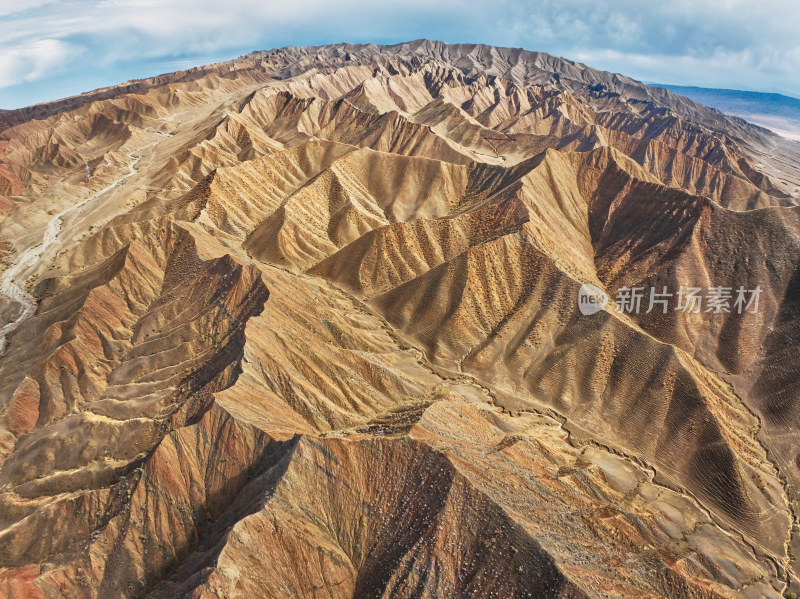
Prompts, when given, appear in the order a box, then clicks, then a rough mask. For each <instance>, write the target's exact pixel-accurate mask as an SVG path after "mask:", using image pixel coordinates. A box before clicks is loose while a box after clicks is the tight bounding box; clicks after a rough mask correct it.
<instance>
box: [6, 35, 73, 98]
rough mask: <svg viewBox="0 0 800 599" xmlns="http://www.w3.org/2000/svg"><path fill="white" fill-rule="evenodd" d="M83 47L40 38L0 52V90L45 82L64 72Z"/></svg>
mask: <svg viewBox="0 0 800 599" xmlns="http://www.w3.org/2000/svg"><path fill="white" fill-rule="evenodd" d="M82 52H83V48H81V47H80V46H76V45H73V44H68V43H66V42H63V41H61V40H56V39H39V40H31V41H29V42H27V43H22V44H20V45H18V46H14V47H11V48H7V49H5V50H4V51H3V52H2V53H0V87H9V86H12V85H16V84H18V83H22V82H31V81H36V80H38V79H44V78H45V77H48V76H50V75H53V74H54V73H56V72H58V71H60V70H62V69H63V68H64V67H65V66H66V65H67V63H68V62H69V61H70V60H72V59H73V58H75V57H77V56H79V55H80V54H81V53H82Z"/></svg>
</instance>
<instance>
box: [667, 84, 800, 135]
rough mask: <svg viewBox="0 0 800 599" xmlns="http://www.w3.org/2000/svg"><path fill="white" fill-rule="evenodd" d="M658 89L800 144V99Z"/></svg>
mask: <svg viewBox="0 0 800 599" xmlns="http://www.w3.org/2000/svg"><path fill="white" fill-rule="evenodd" d="M655 85H659V86H660V87H664V88H666V89H668V90H670V91H671V92H673V93H676V94H679V95H681V96H686V97H687V98H690V99H692V100H694V101H695V102H700V103H701V104H705V105H706V106H711V107H712V108H717V109H719V110H721V111H722V112H724V113H727V114H731V115H734V116H739V117H742V118H743V119H746V120H748V121H750V122H751V123H755V124H756V125H761V126H762V127H767V128H768V129H772V130H773V131H775V132H776V133H780V134H781V135H784V136H785V137H789V138H791V139H795V140H798V141H800V99H797V98H792V97H791V96H784V95H782V94H765V93H761V92H747V91H741V90H737V89H710V88H706V87H687V86H682V85H663V84H660V83H659V84H655Z"/></svg>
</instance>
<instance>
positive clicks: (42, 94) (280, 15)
mask: <svg viewBox="0 0 800 599" xmlns="http://www.w3.org/2000/svg"><path fill="white" fill-rule="evenodd" d="M419 38H428V39H435V40H442V41H445V42H451V43H458V42H465V43H474V42H480V43H486V44H492V45H496V46H510V47H523V48H526V49H529V50H539V51H545V52H550V53H551V54H556V55H559V56H564V57H566V58H570V59H572V60H577V61H579V62H584V63H586V64H589V65H590V66H593V67H595V68H599V69H603V70H608V71H615V72H620V73H624V74H626V75H629V76H631V77H634V78H636V79H640V80H642V81H652V82H660V83H671V84H679V85H696V86H701V87H722V88H730V89H745V90H753V91H769V92H778V93H783V94H787V95H791V96H795V97H800V2H798V1H797V0H671V1H668V2H667V1H664V0H662V1H660V2H650V1H648V0H606V1H604V2H601V1H590V0H540V1H534V2H530V1H524V0H523V1H520V0H517V1H510V0H490V1H487V0H483V1H480V2H478V1H475V0H402V1H398V0H338V1H337V0H293V1H287V0H99V1H98V0H0V108H3V109H11V108H18V107H21V106H27V105H30V104H34V103H37V102H43V101H47V100H55V99H58V98H62V97H66V96H69V95H74V94H77V93H80V92H84V91H89V90H92V89H95V88H98V87H103V86H106V85H113V84H115V83H121V82H123V81H127V80H129V79H135V78H141V77H148V76H153V75H158V74H160V73H166V72H172V71H176V70H180V69H185V68H188V67H191V66H196V65H201V64H208V63H211V62H218V61H222V60H229V59H232V58H235V57H237V56H240V55H242V54H246V53H248V52H251V51H253V50H268V49H271V48H278V47H282V46H287V45H294V46H301V45H318V44H326V43H335V42H344V41H347V42H354V43H362V42H376V43H397V42H404V41H409V40H414V39H419Z"/></svg>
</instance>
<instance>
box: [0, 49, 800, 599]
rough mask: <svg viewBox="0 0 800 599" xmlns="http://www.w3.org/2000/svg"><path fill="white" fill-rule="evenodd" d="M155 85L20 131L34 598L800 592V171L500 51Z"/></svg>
mask: <svg viewBox="0 0 800 599" xmlns="http://www.w3.org/2000/svg"><path fill="white" fill-rule="evenodd" d="M203 69H205V70H203ZM554 75H556V76H554ZM145 81H147V82H150V83H147V85H141V84H138V83H137V84H134V85H133V88H131V87H130V86H123V87H120V88H109V89H107V90H101V91H100V93H99V95H96V96H92V97H91V98H83V100H85V101H75V100H74V99H66V100H64V101H61V103H58V102H57V103H55V104H51V105H45V106H44V107H42V106H39V107H38V108H37V107H32V108H31V109H30V110H28V111H27V112H22V113H19V114H17V117H15V118H20V119H23V120H21V121H20V122H17V123H13V124H12V123H11V121H10V120H7V125H8V126H7V127H6V128H5V129H4V130H3V131H2V132H0V177H2V178H0V183H2V182H3V181H5V183H4V184H3V185H4V186H0V194H2V196H0V200H1V201H0V207H2V209H3V215H2V220H1V221H0V251H1V252H2V253H1V254H0V258H2V268H3V275H2V277H3V278H2V287H0V291H2V292H3V297H2V298H0V315H1V316H2V317H3V319H4V323H5V325H4V326H5V327H6V328H5V329H4V330H5V331H6V333H7V339H6V343H5V346H4V348H3V354H2V357H0V381H1V382H0V539H2V542H0V589H3V590H2V591H0V592H6V593H7V594H9V595H13V594H15V593H16V594H24V595H26V596H32V597H53V596H80V597H102V596H110V595H114V596H123V597H134V596H153V597H159V596H162V597H167V596H175V595H176V594H180V595H181V596H187V597H196V598H198V599H199V598H201V597H212V596H220V595H221V596H229V597H249V596H264V597H306V596H326V597H330V596H333V597H352V596H365V595H369V596H378V597H416V596H431V597H434V596H454V597H456V596H457V597H491V596H500V595H502V596H504V597H530V596H553V597H565V598H566V597H601V596H611V597H626V598H628V597H653V596H669V597H698V598H700V597H702V598H707V597H713V598H717V597H730V598H733V597H774V598H776V599H777V598H778V597H780V596H782V595H783V594H784V593H788V592H797V591H796V590H797V589H798V584H799V581H798V574H797V572H796V566H795V565H794V561H793V559H794V556H795V555H797V550H798V544H800V537H799V536H798V535H797V530H798V527H797V516H796V512H795V509H794V505H795V504H796V502H797V501H798V500H800V467H798V464H800V460H798V458H797V454H796V438H797V437H796V435H797V433H796V431H797V430H800V429H798V427H799V426H800V422H799V421H798V418H799V417H798V415H797V414H798V412H797V410H796V409H795V405H796V404H797V393H796V390H797V384H796V381H797V380H800V378H798V373H797V371H796V369H795V368H794V367H793V366H791V364H792V363H793V362H792V360H794V358H796V357H797V353H798V351H799V350H798V348H800V326H798V323H800V312H798V311H797V305H796V299H795V295H796V294H794V290H795V288H796V287H797V273H798V272H800V263H799V262H798V256H800V249H798V248H800V244H799V243H798V239H800V220H798V219H799V218H800V207H798V202H800V199H798V198H799V197H800V196H798V195H796V191H798V190H797V186H798V185H800V159H799V158H798V155H797V153H796V150H795V148H794V147H793V146H792V145H787V143H785V142H784V140H781V139H780V138H779V137H777V136H775V135H772V134H770V133H768V132H765V131H764V130H762V129H760V128H758V127H754V126H750V125H748V124H746V123H744V122H743V121H740V120H738V119H732V118H728V117H726V116H724V115H722V113H719V112H718V111H714V110H711V109H706V108H705V107H702V106H700V105H698V104H696V103H694V102H691V101H689V100H686V99H682V98H680V97H678V96H675V95H673V94H670V93H669V92H666V91H665V92H663V93H661V92H658V91H652V90H651V89H650V88H648V87H647V86H644V85H643V84H640V83H638V82H635V81H633V80H631V79H628V78H625V77H623V76H617V75H614V74H608V73H605V74H604V73H600V72H598V71H593V70H590V69H586V68H585V67H583V66H582V65H579V64H577V63H572V62H570V61H562V60H561V59H557V58H554V57H550V56H549V55H543V54H541V53H529V52H527V51H524V50H521V49H507V48H494V47H490V46H484V45H452V46H451V45H447V44H443V43H440V42H428V41H425V40H422V41H416V42H410V43H405V44H398V45H393V46H377V45H374V44H366V45H351V44H338V45H327V46H319V47H301V48H294V47H289V48H284V49H279V50H271V51H265V52H257V53H253V54H250V55H246V56H244V57H240V58H239V59H236V60H234V61H230V62H228V63H220V64H217V65H211V66H210V67H203V68H201V69H200V70H197V71H193V70H189V71H180V72H177V73H175V74H174V75H172V76H171V75H164V76H160V77H157V78H153V79H148V80H145ZM106 94H107V95H106ZM79 98H80V97H79ZM37 111H38V112H37ZM36 114H38V115H39V116H41V117H42V118H41V119H39V118H37V117H36V116H35V115H36ZM6 118H7V115H6ZM24 119H27V120H24ZM585 283H591V284H592V285H594V286H596V287H598V288H599V289H601V290H603V291H604V292H605V293H607V294H608V296H609V297H611V298H615V297H616V296H617V294H619V293H620V292H621V291H624V289H626V288H631V287H637V286H642V287H653V288H658V289H660V288H661V287H662V286H667V287H668V288H670V289H673V290H675V289H678V288H681V287H695V286H703V287H707V288H712V287H716V286H725V287H731V288H734V287H736V286H737V285H743V286H747V288H748V289H755V288H756V287H758V288H759V289H760V290H761V293H762V296H761V303H760V310H759V311H757V312H747V311H746V312H745V313H739V314H737V313H735V312H733V311H729V312H709V311H704V312H698V313H687V312H681V311H676V310H672V311H669V312H664V313H659V312H655V313H650V312H647V313H645V312H641V313H619V312H616V311H614V310H613V307H612V306H608V307H607V308H606V309H605V310H601V311H599V312H598V313H596V314H593V315H587V314H584V313H582V312H581V310H580V309H579V305H578V297H579V291H580V288H581V286H582V285H583V284H585ZM20 297H22V298H26V300H27V301H28V302H30V306H28V305H27V304H26V303H25V302H22V303H20V301H19V298H20ZM15 298H16V299H15ZM27 308H30V310H28V309H27ZM67 523H68V524H69V525H67ZM264 572H268V573H269V576H265V575H264Z"/></svg>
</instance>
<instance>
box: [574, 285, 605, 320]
mask: <svg viewBox="0 0 800 599" xmlns="http://www.w3.org/2000/svg"><path fill="white" fill-rule="evenodd" d="M607 304H608V295H607V294H606V292H605V291H603V290H602V289H600V288H599V287H595V286H594V285H592V284H591V283H584V284H583V285H581V289H580V291H578V309H579V310H580V311H581V314H584V315H585V316H591V315H592V314H595V313H597V312H599V311H600V310H602V309H604V308H605V307H606V305H607Z"/></svg>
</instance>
